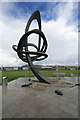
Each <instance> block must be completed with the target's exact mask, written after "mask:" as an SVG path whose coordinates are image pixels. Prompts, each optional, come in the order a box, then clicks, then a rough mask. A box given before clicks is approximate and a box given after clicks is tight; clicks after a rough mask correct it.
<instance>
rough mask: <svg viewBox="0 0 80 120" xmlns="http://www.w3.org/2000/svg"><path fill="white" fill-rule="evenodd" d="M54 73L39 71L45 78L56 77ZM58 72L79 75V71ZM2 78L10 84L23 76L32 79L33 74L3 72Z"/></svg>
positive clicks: (27, 72) (26, 72)
mask: <svg viewBox="0 0 80 120" xmlns="http://www.w3.org/2000/svg"><path fill="white" fill-rule="evenodd" d="M56 72H57V71H45V70H42V71H40V73H41V74H43V75H44V76H46V77H56V74H55V73H56ZM58 72H62V73H73V74H78V73H79V75H80V70H78V71H77V70H59V71H58ZM0 74H1V73H0ZM0 76H1V75H0ZM2 76H6V77H8V81H9V82H10V81H12V80H14V79H17V78H19V77H25V76H26V77H29V76H30V77H34V74H33V73H32V72H31V71H30V72H29V71H3V72H2ZM63 77H70V75H64V76H63ZM0 78H1V77H0ZM0 82H2V80H0Z"/></svg>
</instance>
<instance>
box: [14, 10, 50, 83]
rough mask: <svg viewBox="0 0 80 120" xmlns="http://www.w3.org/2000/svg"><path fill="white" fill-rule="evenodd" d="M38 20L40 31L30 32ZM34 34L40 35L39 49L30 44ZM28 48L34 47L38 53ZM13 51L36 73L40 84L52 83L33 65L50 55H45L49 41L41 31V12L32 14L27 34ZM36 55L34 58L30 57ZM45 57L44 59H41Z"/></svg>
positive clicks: (26, 30)
mask: <svg viewBox="0 0 80 120" xmlns="http://www.w3.org/2000/svg"><path fill="white" fill-rule="evenodd" d="M34 19H36V20H37V22H38V26H39V29H34V30H31V31H29V27H30V24H31V22H32V21H33V20H34ZM32 33H35V34H38V35H39V42H38V47H37V46H36V45H35V44H33V43H28V36H29V35H31V34H32ZM41 38H42V39H43V45H42V46H41ZM28 46H32V47H34V48H36V50H37V51H36V52H34V51H29V50H28ZM12 47H13V49H14V50H15V51H16V52H17V54H18V56H19V58H20V59H21V60H23V61H24V62H27V63H28V65H29V67H30V69H31V70H32V72H33V73H34V75H35V76H36V77H37V78H38V79H39V81H40V82H45V83H49V84H50V83H51V81H50V80H48V78H47V77H45V76H43V75H42V74H40V73H39V71H37V69H36V67H35V66H34V65H33V63H32V62H33V61H40V60H43V59H45V58H47V57H48V55H47V54H46V53H45V52H46V50H47V40H46V38H45V35H44V34H43V32H42V31H41V18H40V12H39V11H36V12H34V13H33V14H32V16H31V17H30V18H29V20H28V23H27V25H26V29H25V34H24V35H23V36H22V37H21V39H20V41H19V43H18V46H16V45H13V46H12ZM30 55H34V56H30ZM42 56H43V58H41V57H42Z"/></svg>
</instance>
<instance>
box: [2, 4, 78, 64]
mask: <svg viewBox="0 0 80 120" xmlns="http://www.w3.org/2000/svg"><path fill="white" fill-rule="evenodd" d="M0 8H1V10H0V27H1V29H0V34H1V35H0V66H2V65H3V66H18V65H20V66H22V65H25V64H26V63H25V62H23V61H22V60H20V59H19V58H18V56H17V54H16V52H15V51H14V50H13V49H12V45H17V44H18V42H19V39H20V38H21V36H22V35H23V34H24V33H25V26H26V24H27V21H28V19H29V17H30V15H31V14H32V13H33V12H35V11H36V10H39V11H40V13H41V20H42V31H43V33H44V34H45V36H46V39H47V42H48V49H47V52H46V53H47V54H48V58H47V59H45V60H43V61H39V62H34V64H44V65H57V64H58V65H77V63H78V3H77V2H51V3H50V2H22V3H21V2H4V3H0ZM34 28H38V27H37V22H35V21H34V22H32V24H31V26H30V29H34ZM37 37H38V36H37ZM37 37H36V35H31V36H30V37H29V39H30V40H31V41H32V42H33V43H34V44H36V43H37V42H38V39H37Z"/></svg>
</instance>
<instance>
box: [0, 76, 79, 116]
mask: <svg viewBox="0 0 80 120" xmlns="http://www.w3.org/2000/svg"><path fill="white" fill-rule="evenodd" d="M50 79H51V81H53V84H52V85H49V84H44V83H39V82H38V81H37V79H36V78H34V77H32V78H31V80H33V81H32V86H29V87H21V85H22V84H25V83H28V82H29V81H28V78H26V79H25V78H18V79H16V80H14V81H12V82H10V83H8V85H7V86H3V88H2V117H3V118H78V87H77V86H75V83H77V79H76V78H75V80H71V79H70V78H65V80H63V78H61V79H60V80H57V79H56V78H50ZM55 90H60V91H61V92H62V93H63V95H62V96H61V95H58V94H56V93H55Z"/></svg>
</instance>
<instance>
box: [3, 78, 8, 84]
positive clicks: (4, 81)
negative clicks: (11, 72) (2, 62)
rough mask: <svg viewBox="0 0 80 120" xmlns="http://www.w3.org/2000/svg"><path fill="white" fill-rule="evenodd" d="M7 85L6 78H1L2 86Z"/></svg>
mask: <svg viewBox="0 0 80 120" xmlns="http://www.w3.org/2000/svg"><path fill="white" fill-rule="evenodd" d="M7 84H8V77H3V78H2V85H7Z"/></svg>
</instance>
